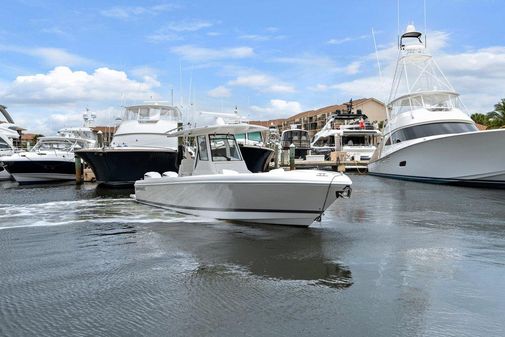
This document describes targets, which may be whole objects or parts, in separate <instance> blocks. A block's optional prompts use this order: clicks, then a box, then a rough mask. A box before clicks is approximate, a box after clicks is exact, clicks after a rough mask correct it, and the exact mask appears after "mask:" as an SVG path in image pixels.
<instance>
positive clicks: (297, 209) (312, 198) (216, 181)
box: [135, 171, 351, 227]
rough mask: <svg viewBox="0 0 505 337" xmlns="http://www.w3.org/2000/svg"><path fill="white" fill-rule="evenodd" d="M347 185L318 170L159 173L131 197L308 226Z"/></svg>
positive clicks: (209, 213)
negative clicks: (180, 175) (249, 172)
mask: <svg viewBox="0 0 505 337" xmlns="http://www.w3.org/2000/svg"><path fill="white" fill-rule="evenodd" d="M350 185H351V180H350V179H349V178H348V177H347V176H345V175H342V174H340V173H329V172H321V171H291V172H282V173H280V174H279V173H277V172H269V173H255V174H235V175H225V174H216V175H200V176H187V177H175V178H169V177H163V178H154V179H147V180H139V181H137V182H136V183H135V199H136V200H137V201H138V202H140V203H145V204H149V205H153V206H158V207H163V208H169V209H173V210H175V211H178V212H181V213H186V214H192V215H197V216H202V217H209V218H215V219H221V220H233V221H241V222H253V223H267V224H278V225H293V226H303V227H307V226H309V225H310V224H312V222H314V220H316V218H318V217H319V216H320V215H321V214H322V213H323V212H324V210H325V209H327V208H328V207H329V206H330V205H331V204H332V203H333V202H334V201H335V200H336V199H337V197H338V196H339V194H343V193H342V192H343V191H344V189H346V187H350ZM347 190H349V193H350V188H348V189H347ZM344 193H345V191H344Z"/></svg>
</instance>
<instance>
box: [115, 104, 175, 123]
mask: <svg viewBox="0 0 505 337" xmlns="http://www.w3.org/2000/svg"><path fill="white" fill-rule="evenodd" d="M179 118H180V116H179V110H178V109H177V108H173V107H170V106H165V105H139V106H130V107H128V108H126V110H125V114H124V119H126V120H138V121H139V122H157V121H159V120H170V121H177V120H179Z"/></svg>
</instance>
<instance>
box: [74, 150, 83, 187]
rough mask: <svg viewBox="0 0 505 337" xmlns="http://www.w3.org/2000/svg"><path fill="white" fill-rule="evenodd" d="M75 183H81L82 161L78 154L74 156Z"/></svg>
mask: <svg viewBox="0 0 505 337" xmlns="http://www.w3.org/2000/svg"><path fill="white" fill-rule="evenodd" d="M75 183H76V184H81V183H82V162H81V158H80V157H79V156H75Z"/></svg>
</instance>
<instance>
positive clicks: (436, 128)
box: [386, 122, 478, 145]
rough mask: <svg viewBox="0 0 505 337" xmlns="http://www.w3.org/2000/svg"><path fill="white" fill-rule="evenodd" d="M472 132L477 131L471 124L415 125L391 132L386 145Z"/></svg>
mask: <svg viewBox="0 0 505 337" xmlns="http://www.w3.org/2000/svg"><path fill="white" fill-rule="evenodd" d="M472 131H478V129H477V127H476V126H475V125H474V124H471V123H461V122H455V123H454V122H448V123H430V124H423V125H415V126H410V127H407V128H404V129H400V130H397V131H395V132H393V134H392V135H391V137H390V138H389V139H388V140H387V142H386V145H391V144H392V143H393V144H394V143H400V142H403V141H406V140H411V139H417V138H423V137H429V136H436V135H445V134H454V133H464V132H472Z"/></svg>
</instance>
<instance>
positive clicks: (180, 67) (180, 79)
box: [179, 60, 183, 106]
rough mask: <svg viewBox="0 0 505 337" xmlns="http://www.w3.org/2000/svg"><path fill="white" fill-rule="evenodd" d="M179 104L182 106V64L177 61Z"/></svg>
mask: <svg viewBox="0 0 505 337" xmlns="http://www.w3.org/2000/svg"><path fill="white" fill-rule="evenodd" d="M179 95H180V97H179V104H180V105H181V106H182V105H183V101H182V63H181V60H179Z"/></svg>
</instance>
